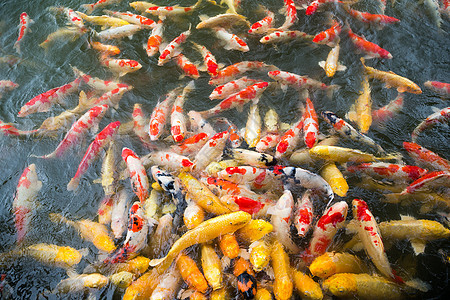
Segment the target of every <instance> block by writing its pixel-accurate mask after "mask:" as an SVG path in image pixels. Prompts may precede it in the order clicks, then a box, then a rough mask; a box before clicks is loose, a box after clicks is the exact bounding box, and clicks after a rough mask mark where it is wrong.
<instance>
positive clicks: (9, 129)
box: [0, 120, 39, 136]
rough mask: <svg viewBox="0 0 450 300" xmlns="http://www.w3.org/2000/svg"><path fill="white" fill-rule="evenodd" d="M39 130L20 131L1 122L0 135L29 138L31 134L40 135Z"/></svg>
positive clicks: (9, 124) (11, 125)
mask: <svg viewBox="0 0 450 300" xmlns="http://www.w3.org/2000/svg"><path fill="white" fill-rule="evenodd" d="M38 132H39V129H35V130H26V131H24V130H19V129H17V128H16V127H15V126H14V125H13V124H11V123H5V122H3V121H2V120H0V133H3V134H4V135H14V136H27V135H30V134H34V133H38Z"/></svg>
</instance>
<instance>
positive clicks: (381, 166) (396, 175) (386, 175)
mask: <svg viewBox="0 0 450 300" xmlns="http://www.w3.org/2000/svg"><path fill="white" fill-rule="evenodd" d="M347 171H349V172H351V173H354V172H363V173H364V174H367V175H369V176H370V177H379V178H382V179H388V180H392V181H396V182H398V181H400V182H408V181H411V180H417V179H419V178H420V177H422V176H423V175H425V174H426V173H427V172H428V170H425V169H422V168H420V167H417V166H409V165H399V164H390V163H383V162H373V163H362V164H358V165H351V166H347Z"/></svg>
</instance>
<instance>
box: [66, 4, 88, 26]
mask: <svg viewBox="0 0 450 300" xmlns="http://www.w3.org/2000/svg"><path fill="white" fill-rule="evenodd" d="M62 10H63V11H64V13H65V14H66V17H67V19H69V22H70V24H71V25H74V26H76V27H78V28H79V29H81V30H84V29H85V26H84V22H83V19H82V18H81V16H80V15H79V14H77V13H76V12H75V11H74V10H73V9H71V8H67V7H63V8H62Z"/></svg>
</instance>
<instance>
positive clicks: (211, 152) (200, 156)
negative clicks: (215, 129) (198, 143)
mask: <svg viewBox="0 0 450 300" xmlns="http://www.w3.org/2000/svg"><path fill="white" fill-rule="evenodd" d="M229 136H230V132H229V131H222V132H219V133H217V134H215V135H214V136H212V137H211V138H210V139H209V140H208V141H207V142H206V144H205V145H204V146H203V147H202V148H201V149H200V150H199V151H198V152H197V154H196V155H195V159H194V165H193V166H192V170H193V171H195V172H201V171H203V170H204V169H205V168H206V167H207V166H208V165H209V164H210V163H211V162H212V161H218V160H219V158H220V157H221V156H222V152H223V149H224V148H225V143H226V141H227V140H228V138H229Z"/></svg>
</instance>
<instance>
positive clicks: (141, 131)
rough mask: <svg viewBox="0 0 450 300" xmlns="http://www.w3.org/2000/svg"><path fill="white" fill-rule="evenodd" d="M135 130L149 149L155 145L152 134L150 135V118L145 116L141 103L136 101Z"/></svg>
mask: <svg viewBox="0 0 450 300" xmlns="http://www.w3.org/2000/svg"><path fill="white" fill-rule="evenodd" d="M132 116H133V131H134V133H135V134H136V135H137V136H138V137H139V140H140V141H141V142H142V144H143V145H144V146H145V147H146V148H149V149H152V148H153V147H154V146H153V145H152V143H151V141H150V136H149V135H148V128H146V127H147V126H148V125H147V124H148V120H147V119H146V118H145V116H144V113H143V111H142V107H141V104H139V103H135V104H134V107H133V115H132Z"/></svg>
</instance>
